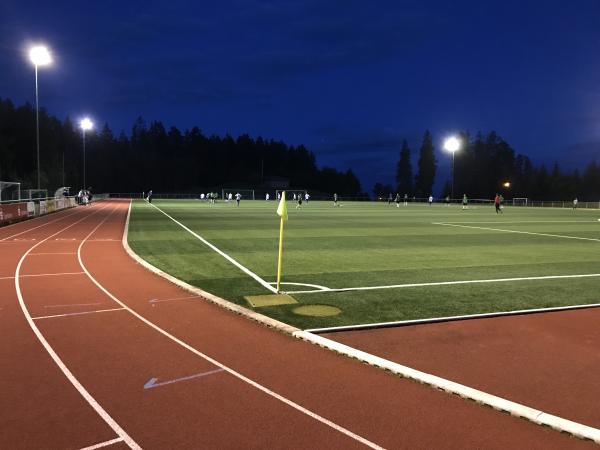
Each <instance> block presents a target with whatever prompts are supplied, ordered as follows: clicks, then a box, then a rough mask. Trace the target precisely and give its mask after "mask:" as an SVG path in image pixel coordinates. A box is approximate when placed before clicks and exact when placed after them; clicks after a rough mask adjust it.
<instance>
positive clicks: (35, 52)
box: [29, 45, 52, 189]
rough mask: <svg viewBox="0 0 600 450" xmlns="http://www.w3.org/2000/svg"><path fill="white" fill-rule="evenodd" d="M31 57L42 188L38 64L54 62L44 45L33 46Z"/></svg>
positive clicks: (38, 186)
mask: <svg viewBox="0 0 600 450" xmlns="http://www.w3.org/2000/svg"><path fill="white" fill-rule="evenodd" d="M29 59H30V60H31V62H32V63H33V65H34V66H35V130H36V133H35V142H36V149H37V152H36V153H37V188H38V189H40V105H39V96H38V66H47V65H48V64H51V63H52V57H51V56H50V52H49V51H48V49H47V48H46V47H44V46H43V45H38V46H35V47H32V48H31V49H30V50H29Z"/></svg>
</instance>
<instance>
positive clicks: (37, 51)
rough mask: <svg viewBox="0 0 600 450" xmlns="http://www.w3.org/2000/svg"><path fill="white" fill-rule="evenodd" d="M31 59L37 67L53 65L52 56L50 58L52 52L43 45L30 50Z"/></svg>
mask: <svg viewBox="0 0 600 450" xmlns="http://www.w3.org/2000/svg"><path fill="white" fill-rule="evenodd" d="M29 59H30V60H31V62H32V63H33V64H35V66H36V67H37V66H47V65H48V64H52V56H50V52H49V51H48V49H47V48H46V47H44V46H43V45H36V46H35V47H31V49H30V50H29Z"/></svg>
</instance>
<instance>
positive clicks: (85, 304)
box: [44, 303, 102, 308]
mask: <svg viewBox="0 0 600 450" xmlns="http://www.w3.org/2000/svg"><path fill="white" fill-rule="evenodd" d="M101 304H102V303H69V304H65V305H45V306H44V308H70V307H73V306H95V305H101Z"/></svg>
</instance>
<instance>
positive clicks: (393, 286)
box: [285, 273, 600, 294]
mask: <svg viewBox="0 0 600 450" xmlns="http://www.w3.org/2000/svg"><path fill="white" fill-rule="evenodd" d="M597 277H600V273H584V274H576V275H544V276H539V277H516V278H490V279H485V280H459V281H433V282H431V283H407V284H389V285H383V286H358V287H349V288H326V289H318V290H310V291H286V292H285V293H286V294H317V293H320V292H350V291H373V290H379V289H403V288H415V287H427V286H454V285H460V284H481V283H506V282H509V281H535V280H562V279H568V278H597Z"/></svg>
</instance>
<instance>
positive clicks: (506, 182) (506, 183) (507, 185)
mask: <svg viewBox="0 0 600 450" xmlns="http://www.w3.org/2000/svg"><path fill="white" fill-rule="evenodd" d="M502 186H504V187H505V188H506V189H508V188H510V181H505V182H504V183H502Z"/></svg>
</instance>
